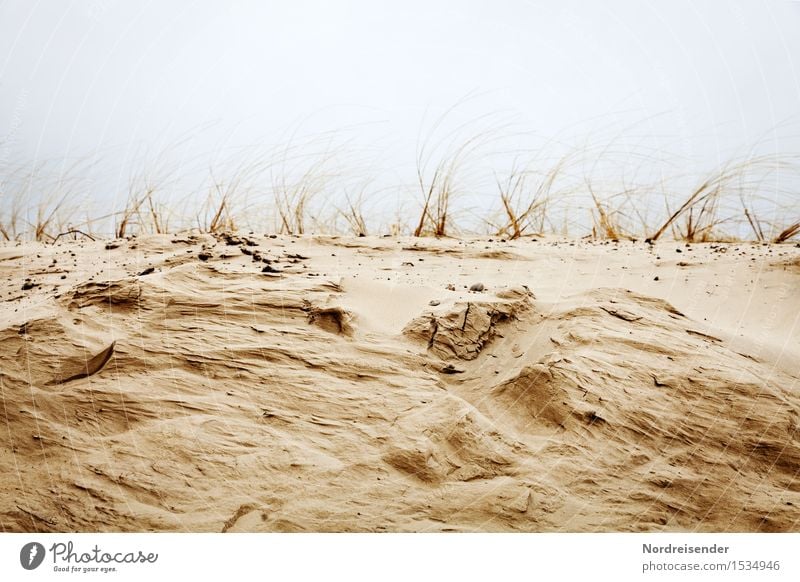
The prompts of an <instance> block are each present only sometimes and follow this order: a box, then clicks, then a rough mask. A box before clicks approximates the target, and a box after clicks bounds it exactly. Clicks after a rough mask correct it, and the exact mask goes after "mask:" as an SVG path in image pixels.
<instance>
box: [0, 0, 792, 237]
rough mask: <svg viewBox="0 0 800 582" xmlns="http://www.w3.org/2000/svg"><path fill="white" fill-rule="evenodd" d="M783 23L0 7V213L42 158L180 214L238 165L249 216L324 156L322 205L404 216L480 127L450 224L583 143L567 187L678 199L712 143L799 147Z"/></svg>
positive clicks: (720, 156) (612, 9)
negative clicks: (429, 176) (145, 190)
mask: <svg viewBox="0 0 800 582" xmlns="http://www.w3.org/2000/svg"><path fill="white" fill-rule="evenodd" d="M798 24H800V3H798V2H745V3H737V4H736V5H733V6H732V5H730V4H729V3H726V2H710V1H706V2H674V3H658V2H622V1H614V2H604V3H602V4H599V3H592V2H566V3H557V4H556V3H547V2H507V3H503V4H502V5H492V6H489V5H488V4H484V3H480V2H466V3H460V4H459V5H458V6H455V5H449V4H448V3H444V2H434V3H429V2H426V3H421V2H412V3H404V4H403V6H402V7H401V6H397V5H377V4H375V3H369V2H357V1H353V2H340V3H336V4H335V5H334V4H330V3H324V2H310V1H309V2H297V3H292V4H291V5H283V4H278V3H270V4H266V5H265V4H263V3H250V2H238V3H235V4H233V5H231V6H222V5H218V4H215V3H211V2H176V3H170V4H169V5H157V4H156V3H152V2H149V3H146V4H144V5H138V4H127V3H122V2H110V3H100V2H72V3H69V4H61V3H55V2H39V3H36V4H33V5H31V4H30V3H27V2H18V1H11V2H5V3H3V4H2V5H0V47H2V51H1V52H0V55H3V58H2V59H0V111H2V112H3V113H2V115H0V172H2V183H3V184H5V185H6V186H7V187H6V188H4V192H3V194H2V195H3V205H2V210H3V211H4V212H5V211H7V210H8V208H9V204H10V203H11V200H9V194H8V191H10V190H11V189H12V188H10V187H8V185H9V184H11V183H12V182H14V181H15V180H17V181H18V180H19V178H20V176H27V174H26V172H27V171H29V170H30V169H32V168H36V167H39V166H41V165H42V164H45V165H46V166H47V169H46V171H44V173H46V174H47V180H49V181H50V182H53V181H56V182H58V180H59V178H60V177H62V176H65V175H66V176H67V180H66V181H68V182H70V184H69V186H70V187H74V189H75V193H74V194H72V193H71V194H70V195H71V196H73V197H74V198H75V199H76V200H78V199H80V200H79V203H78V204H77V205H78V206H80V208H81V210H80V211H79V212H91V213H93V214H95V215H96V213H97V208H102V209H104V210H109V209H114V210H119V209H121V207H124V205H125V201H126V199H127V197H128V193H129V188H130V186H131V183H132V182H136V181H137V180H139V181H141V180H143V179H145V177H146V179H147V180H151V181H154V182H160V183H161V185H162V187H163V188H162V190H163V192H162V193H161V195H162V197H163V198H162V200H161V201H162V202H164V203H165V204H166V205H168V206H172V207H175V208H180V207H182V206H183V205H186V206H187V207H195V206H197V202H198V199H200V198H203V197H205V196H207V191H208V187H209V186H208V184H209V179H210V178H209V176H210V174H211V173H214V179H215V180H217V181H222V182H225V181H227V182H229V183H230V182H231V181H232V180H233V179H234V178H235V175H236V173H237V170H240V171H241V170H242V169H243V168H245V167H247V168H248V172H249V173H250V178H251V183H248V184H247V185H246V188H243V190H247V192H244V193H243V195H242V198H243V199H245V200H244V201H243V202H241V204H242V208H245V209H248V211H252V212H254V213H256V212H262V211H263V209H262V207H264V206H265V205H266V204H267V203H268V199H269V198H270V189H271V188H273V187H274V184H275V182H277V181H280V180H281V179H284V178H287V177H288V179H289V180H290V181H291V180H296V179H299V178H298V176H302V175H303V174H304V172H305V171H306V170H307V168H308V166H309V165H314V164H316V163H317V162H318V161H319V159H320V158H324V160H325V162H324V164H321V166H320V167H322V166H324V168H322V169H321V170H320V174H321V176H319V177H320V179H321V180H322V179H324V180H325V181H326V185H325V187H324V188H323V187H322V186H320V188H321V190H320V193H319V196H318V200H317V202H318V203H319V204H321V205H322V206H330V207H335V206H338V205H341V204H342V203H343V200H344V196H343V193H344V192H347V193H349V194H350V195H355V194H354V193H356V192H358V191H360V189H361V188H366V190H367V191H368V193H369V194H370V204H372V206H373V207H374V209H373V210H372V212H375V213H377V214H380V213H383V214H384V215H392V214H396V213H398V212H407V213H408V214H409V215H411V216H413V214H414V208H415V205H419V202H420V193H419V188H418V186H417V185H416V183H415V181H416V168H415V161H416V160H415V158H416V155H417V151H418V149H419V147H420V146H421V144H423V143H424V142H425V140H426V139H429V140H430V144H429V145H435V144H439V145H440V146H441V147H440V148H439V149H438V150H437V149H436V148H433V150H432V151H431V152H430V153H431V163H432V164H435V163H436V160H437V157H438V156H439V155H440V154H441V153H443V152H444V151H445V150H446V149H447V147H448V144H450V143H451V141H452V143H457V142H458V141H459V140H462V141H463V140H466V139H469V137H471V136H473V135H475V134H478V133H480V134H484V135H485V136H486V137H487V139H486V143H485V144H483V146H482V147H481V148H480V149H479V150H477V151H475V152H474V153H473V156H472V157H470V158H469V159H467V160H465V162H464V165H465V166H467V169H466V170H465V171H463V172H462V174H461V177H460V186H461V189H462V191H463V192H462V195H461V197H460V199H459V200H457V201H456V202H457V206H456V207H455V208H457V209H458V212H459V213H460V216H461V220H462V221H463V223H464V224H466V225H468V226H469V225H471V224H472V222H474V220H475V217H476V216H480V215H482V214H485V213H487V212H489V211H491V210H496V209H497V207H498V199H497V193H496V187H495V179H496V176H500V177H501V178H502V176H503V175H504V174H505V173H506V172H507V171H508V169H509V168H510V167H511V166H512V165H513V164H515V163H516V164H517V165H526V164H528V163H534V165H536V164H538V166H537V168H539V170H540V171H542V172H546V171H548V169H549V168H550V167H551V166H552V164H553V163H554V162H555V160H557V159H558V158H559V157H560V156H561V155H563V154H564V153H565V152H566V151H581V152H583V154H584V155H583V158H584V159H583V160H582V161H581V163H580V167H576V168H575V169H574V170H575V172H574V175H573V176H571V177H570V180H571V181H572V182H574V183H576V184H577V183H580V182H581V180H583V179H584V178H585V177H586V176H587V175H590V176H591V178H592V179H593V180H596V183H598V184H603V183H606V184H611V186H609V188H610V190H609V192H608V193H610V194H613V193H614V192H616V191H617V190H620V189H624V187H627V186H629V185H630V184H636V185H637V186H639V187H641V188H642V190H643V192H644V194H643V196H645V198H646V201H645V202H643V206H644V211H645V212H646V213H647V212H650V213H659V212H663V211H664V199H665V192H664V191H661V190H659V188H660V185H661V184H663V182H664V181H665V180H671V181H672V180H674V182H670V185H669V187H667V188H666V190H667V192H666V194H667V195H673V194H674V195H675V196H676V197H680V195H682V194H683V193H684V192H685V191H686V189H688V188H691V187H692V185H694V184H696V183H697V181H698V180H700V179H702V176H703V175H704V174H705V173H707V172H708V171H709V170H711V169H713V168H717V167H719V166H720V164H721V163H723V162H724V161H726V160H727V159H729V158H730V157H731V156H738V157H740V158H741V157H743V156H746V155H748V153H749V152H750V151H751V150H752V151H754V152H755V153H757V154H769V155H781V156H789V155H796V154H797V153H798V152H800V132H798V131H797V130H798V123H799V122H800V75H798V70H797V64H796V63H795V61H794V57H793V55H798V54H800V38H798V37H797V35H796V34H794V33H795V31H796V30H798V29H799V28H800V27H798ZM442 119H443V120H444V121H443V124H442V125H441V126H439V127H437V126H436V123H437V120H442ZM287 148H288V149H287ZM287 151H290V155H288V156H286V152H287ZM287 159H288V160H289V161H288V162H287ZM276 160H277V162H276ZM598 160H599V161H598ZM75 164H77V166H75V167H73V166H74V165H75ZM255 166H259V168H260V169H259V170H258V171H256V170H254V167H255ZM70 168H72V169H70ZM42 180H43V182H42V183H44V181H45V180H44V178H43V179H42ZM72 182H74V184H73V183H72ZM773 182H774V185H771V184H773ZM28 185H29V188H28V191H29V194H30V195H35V194H36V192H35V191H36V190H37V189H38V190H43V189H44V188H45V186H39V185H38V184H35V183H34V182H32V181H29V182H28ZM796 185H797V181H796V175H795V174H791V175H790V174H786V173H784V174H780V173H779V174H778V175H777V176H773V177H771V178H770V179H769V181H768V182H767V187H765V188H764V189H763V191H762V192H760V193H759V196H758V198H759V201H758V202H757V205H759V208H760V209H761V210H762V211H763V212H765V213H769V212H773V213H774V212H776V209H778V208H781V209H783V208H785V207H786V206H787V204H788V205H789V206H790V207H794V206H793V205H796V198H797V196H796V192H797V190H796V188H795V186H796ZM62 186H63V184H62ZM64 189H65V188H62V190H64ZM649 189H653V192H652V193H648V192H647V191H648V190H649ZM67 190H68V188H67ZM650 194H652V196H651V195H650ZM42 195H43V194H42ZM765 200H766V202H764V201H765ZM582 204H583V203H581V205H580V206H581V208H582V209H583V206H582ZM89 208H91V209H92V210H91V211H90V210H89ZM586 216H588V214H587V215H586ZM76 220H78V219H76ZM381 220H382V221H384V222H385V221H387V220H388V221H390V219H389V218H387V217H386V216H384V217H382V218H381ZM582 221H585V217H584V218H581V219H580V220H579V221H578V222H579V223H580V222H582ZM584 226H585V225H584Z"/></svg>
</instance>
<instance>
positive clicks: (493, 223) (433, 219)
mask: <svg viewBox="0 0 800 582" xmlns="http://www.w3.org/2000/svg"><path fill="white" fill-rule="evenodd" d="M446 115H447V112H446V113H445V115H444V116H442V117H440V118H439V119H437V120H436V122H435V123H434V124H433V126H432V127H431V128H430V130H429V131H428V133H427V137H426V138H425V139H422V140H419V142H418V147H417V151H416V156H415V160H414V162H415V166H414V172H415V184H414V186H413V190H415V196H416V197H417V198H416V199H417V201H418V204H419V206H417V210H416V211H415V210H414V209H413V208H411V207H410V205H411V203H412V202H411V199H409V200H408V204H409V208H408V211H405V210H403V205H404V204H405V203H403V202H400V201H399V200H400V198H399V196H398V193H399V192H401V191H402V186H398V187H397V188H391V187H389V186H385V185H382V186H381V187H380V188H377V187H376V186H375V183H376V179H375V175H374V174H372V175H365V174H364V173H361V174H352V175H348V174H347V173H346V172H345V171H344V169H343V165H342V163H341V157H342V156H341V152H342V150H343V147H342V144H341V143H339V142H336V140H335V139H334V138H333V137H332V136H330V135H326V136H322V137H321V138H319V137H318V138H309V139H305V140H297V139H296V138H295V137H294V136H293V140H294V142H293V143H290V145H287V146H285V147H282V148H277V149H275V150H274V151H272V152H271V153H267V154H264V153H261V154H257V155H251V156H248V155H246V153H243V152H237V153H236V154H235V155H234V156H231V158H230V159H229V160H227V161H223V162H219V163H217V164H216V165H211V166H209V167H208V172H207V178H205V179H202V178H201V180H200V181H199V182H198V183H197V184H196V185H195V186H192V187H191V188H190V189H188V190H187V189H186V188H187V185H186V184H187V180H186V178H185V176H180V175H179V171H178V168H176V167H169V166H167V165H163V164H159V163H157V164H156V165H155V167H154V171H153V172H151V173H149V174H148V173H147V172H146V171H144V170H145V169H146V168H145V167H144V165H143V166H142V167H141V169H140V171H138V172H136V173H134V174H133V175H132V177H131V178H130V179H129V181H128V185H127V198H126V200H125V202H124V205H123V207H122V208H120V209H118V210H114V209H111V210H110V211H105V212H99V213H98V212H92V211H91V210H90V209H89V207H86V206H82V202H81V197H82V195H83V192H84V191H85V180H84V179H83V176H82V174H81V173H82V172H83V171H86V170H87V169H90V168H91V164H90V163H87V161H86V160H82V161H79V162H75V163H73V164H70V165H68V164H65V163H62V164H59V165H57V166H56V167H55V168H54V166H53V164H42V163H40V164H37V165H35V166H34V167H33V168H32V169H25V168H23V167H22V166H17V167H15V168H9V167H5V168H2V169H0V200H2V205H0V240H5V241H18V240H37V241H40V242H48V241H54V240H57V239H59V238H63V236H64V235H70V236H72V237H76V236H85V237H101V236H108V235H109V234H111V235H112V236H115V237H117V238H124V237H129V236H134V235H139V234H159V233H170V232H176V231H179V230H186V229H187V228H194V229H197V230H198V231H200V232H207V233H218V232H221V231H232V230H236V229H240V228H249V229H260V230H264V231H265V232H275V233H281V234H287V235H303V234H309V233H314V234H319V233H327V234H337V233H346V234H350V235H353V236H367V235H369V234H389V235H395V236H396V235H401V234H408V235H411V236H414V237H422V236H434V237H444V236H452V235H454V234H487V235H493V236H498V237H502V238H505V239H509V240H516V239H521V238H524V237H526V236H534V235H545V234H558V235H562V236H587V237H589V238H594V239H622V238H628V239H646V240H649V241H650V242H655V241H658V240H661V239H664V238H670V239H673V240H681V241H686V242H707V241H720V240H732V239H735V238H738V239H743V240H754V241H758V242H772V243H777V244H779V243H787V242H789V241H794V240H796V239H798V238H800V207H798V205H797V200H798V197H797V192H796V189H797V188H798V187H800V171H798V163H797V159H796V158H792V157H789V156H776V155H759V156H756V155H749V156H743V157H738V158H736V157H734V158H731V159H730V160H729V161H727V162H725V163H723V164H721V165H720V167H719V168H718V169H715V170H713V171H710V172H708V174H707V175H706V176H705V177H704V178H702V179H700V180H698V181H697V183H696V184H695V185H694V186H693V187H691V188H690V189H689V191H688V193H685V194H681V190H682V189H681V187H680V183H679V182H678V181H677V180H675V181H674V182H670V181H669V179H662V181H661V182H658V183H656V182H653V183H647V182H645V181H642V180H629V179H628V178H627V177H626V175H625V173H624V172H623V171H620V175H619V176H618V177H617V178H616V179H615V178H614V177H613V175H609V173H608V169H607V168H606V170H605V174H602V173H600V174H599V175H598V172H597V167H598V160H599V159H601V158H602V157H603V156H608V155H614V154H613V151H612V148H610V147H608V146H606V147H604V148H600V149H599V151H598V150H591V149H590V148H586V147H584V148H572V149H570V148H565V147H560V146H561V145H563V144H552V143H547V144H546V147H544V148H540V149H537V150H533V153H532V154H531V153H530V152H528V153H525V152H522V153H521V152H519V151H515V152H511V154H508V152H506V153H507V154H508V155H509V156H510V159H511V162H512V163H511V165H510V166H508V167H506V168H505V170H504V171H501V172H494V171H492V170H491V167H490V166H491V164H488V163H487V159H488V158H489V154H492V153H494V154H496V153H497V152H492V146H493V145H495V144H496V140H497V136H498V135H499V134H500V133H501V132H500V131H499V130H498V131H495V130H485V129H481V127H482V126H481V125H480V124H475V123H473V122H470V123H467V124H460V125H456V126H454V127H452V128H450V129H449V130H448V131H444V127H445V117H446ZM481 121H482V122H487V121H489V118H486V119H482V120H481ZM439 134H443V135H441V136H440V135H439ZM434 136H437V137H434ZM609 152H611V154H609ZM626 156H627V157H626V164H627V166H625V170H626V171H627V170H628V169H629V168H630V165H631V163H630V159H629V158H630V155H629V154H626ZM159 158H163V159H167V158H168V156H166V155H164V154H163V153H162V154H161V155H160V156H159ZM641 158H642V159H644V160H646V161H647V160H649V158H648V157H647V156H644V155H643V156H641ZM493 159H494V158H493ZM502 161H503V160H500V162H502ZM587 165H588V166H589V169H588V170H587V169H586V167H587ZM190 170H191V171H192V172H196V170H195V169H194V168H191V169H190ZM479 171H480V172H492V177H493V183H492V185H491V186H489V187H487V188H486V193H485V195H483V196H484V198H483V200H489V199H490V197H491V196H493V197H494V200H495V201H496V206H495V207H494V208H495V210H492V209H487V208H485V207H482V209H481V210H479V211H477V212H474V213H473V215H474V216H475V217H476V218H477V219H478V220H477V223H478V225H479V226H478V227H477V229H475V227H474V226H473V229H472V230H470V229H469V228H465V227H464V226H463V225H462V223H460V219H459V218H458V215H457V213H456V211H455V206H454V201H457V202H460V200H461V199H462V198H463V197H465V196H463V195H465V194H470V195H474V188H476V184H478V183H479V182H478V180H476V179H475V176H476V175H477V174H478V172H479ZM485 183H486V184H489V183H490V180H489V179H488V178H487V181H486V182H485ZM478 187H482V186H478ZM793 189H795V190H793ZM492 190H493V192H492ZM659 193H660V194H659ZM776 193H777V194H776ZM179 194H180V195H183V196H184V197H185V199H187V200H188V202H187V204H188V206H187V209H185V210H182V211H180V210H178V209H177V208H176V202H175V201H176V199H177V198H178V195H179ZM778 194H781V195H782V196H783V199H786V200H789V201H790V202H789V203H788V206H786V207H779V206H777V205H776V203H774V202H773V201H774V200H777V196H778ZM659 195H660V196H662V198H663V200H664V203H663V211H660V215H659V213H656V214H653V210H654V209H655V210H658V209H657V207H656V206H654V205H653V203H652V201H653V200H654V198H656V197H657V196H659ZM383 196H391V197H392V198H394V199H396V200H398V203H397V215H396V216H395V217H394V219H393V220H392V221H390V222H387V220H386V213H387V211H388V209H387V208H386V204H385V201H383V200H381V198H382V197H383ZM473 198H474V196H473ZM648 200H649V201H650V202H649V203H648ZM368 201H374V202H377V203H371V204H370V206H371V209H372V210H373V212H367V211H366V210H365V207H366V204H367V202H368ZM460 208H461V209H462V210H461V211H462V212H463V205H461V206H460ZM770 208H774V210H772V211H771V214H770V211H768V210H766V211H765V209H770ZM79 209H81V211H82V212H83V213H84V215H85V216H84V217H83V219H82V220H75V217H76V215H77V214H78V210H79ZM375 211H377V214H376V212H375ZM380 213H383V215H382V217H381V214H380ZM192 216H193V218H192ZM583 217H588V221H587V220H586V219H585V218H583ZM109 222H111V224H112V225H113V228H112V230H111V231H108V230H106V228H107V225H108V224H109ZM576 231H577V233H576Z"/></svg>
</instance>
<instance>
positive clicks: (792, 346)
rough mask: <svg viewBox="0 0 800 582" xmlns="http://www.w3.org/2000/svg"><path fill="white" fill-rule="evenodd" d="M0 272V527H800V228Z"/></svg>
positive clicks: (71, 250)
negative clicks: (725, 236) (704, 240)
mask: <svg viewBox="0 0 800 582" xmlns="http://www.w3.org/2000/svg"><path fill="white" fill-rule="evenodd" d="M0 272H2V281H3V284H2V287H0V339H1V340H2V341H1V342H0V352H1V354H2V355H1V356H0V357H1V358H2V360H1V362H2V364H1V368H0V388H1V389H2V410H1V411H0V413H1V414H2V418H3V420H4V426H2V427H0V487H1V489H0V490H2V496H0V526H2V530H3V531H148V530H168V531H352V530H355V531H451V530H458V531H501V530H502V531H509V530H510V531H617V530H624V531H627V530H682V531H685V530H699V531H800V432H798V423H799V422H800V416H799V414H798V413H800V249H799V248H796V247H795V246H794V245H781V246H762V245H751V244H703V245H691V246H686V245H684V244H681V243H671V242H659V243H657V244H656V245H652V246H651V245H649V244H646V243H643V242H619V243H613V242H608V243H599V242H586V241H576V242H569V241H557V240H549V239H547V240H538V241H535V240H525V241H516V242H513V243H512V242H509V243H506V242H501V241H498V240H494V241H491V240H488V239H480V240H479V239H470V240H461V241H459V240H433V239H397V238H374V237H367V238H336V237H304V238H292V237H286V236H279V237H266V236H255V235H248V236H245V235H229V236H227V237H226V236H222V237H219V238H214V237H212V236H209V235H188V234H186V235H172V236H167V235H164V236H150V237H139V238H134V239H130V240H121V241H113V242H111V243H106V242H100V241H98V242H92V241H88V240H87V241H64V240H62V241H59V242H58V243H56V244H54V245H41V244H19V245H17V244H5V245H4V246H2V247H0ZM477 283H480V284H482V286H483V289H482V290H479V291H470V290H469V287H470V286H472V285H474V284H477ZM448 286H449V289H448ZM479 287H480V285H478V286H476V288H479Z"/></svg>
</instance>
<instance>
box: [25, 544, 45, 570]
mask: <svg viewBox="0 0 800 582" xmlns="http://www.w3.org/2000/svg"><path fill="white" fill-rule="evenodd" d="M43 561H44V546H43V545H42V544H40V543H39V542H30V543H28V544H25V545H24V546H22V549H21V550H20V551H19V563H20V564H22V567H23V568H25V569H26V570H35V569H36V568H38V567H39V566H41V565H42V562H43Z"/></svg>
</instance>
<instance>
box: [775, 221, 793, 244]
mask: <svg viewBox="0 0 800 582" xmlns="http://www.w3.org/2000/svg"><path fill="white" fill-rule="evenodd" d="M798 234H800V221H798V222H795V223H793V224H790V225H789V226H787V227H786V228H784V229H783V230H782V231H780V232H779V233H778V234H777V235H776V236H775V238H773V239H772V242H774V243H783V242H786V241H788V240H789V239H792V238H794V237H796V236H797V235H798Z"/></svg>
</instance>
